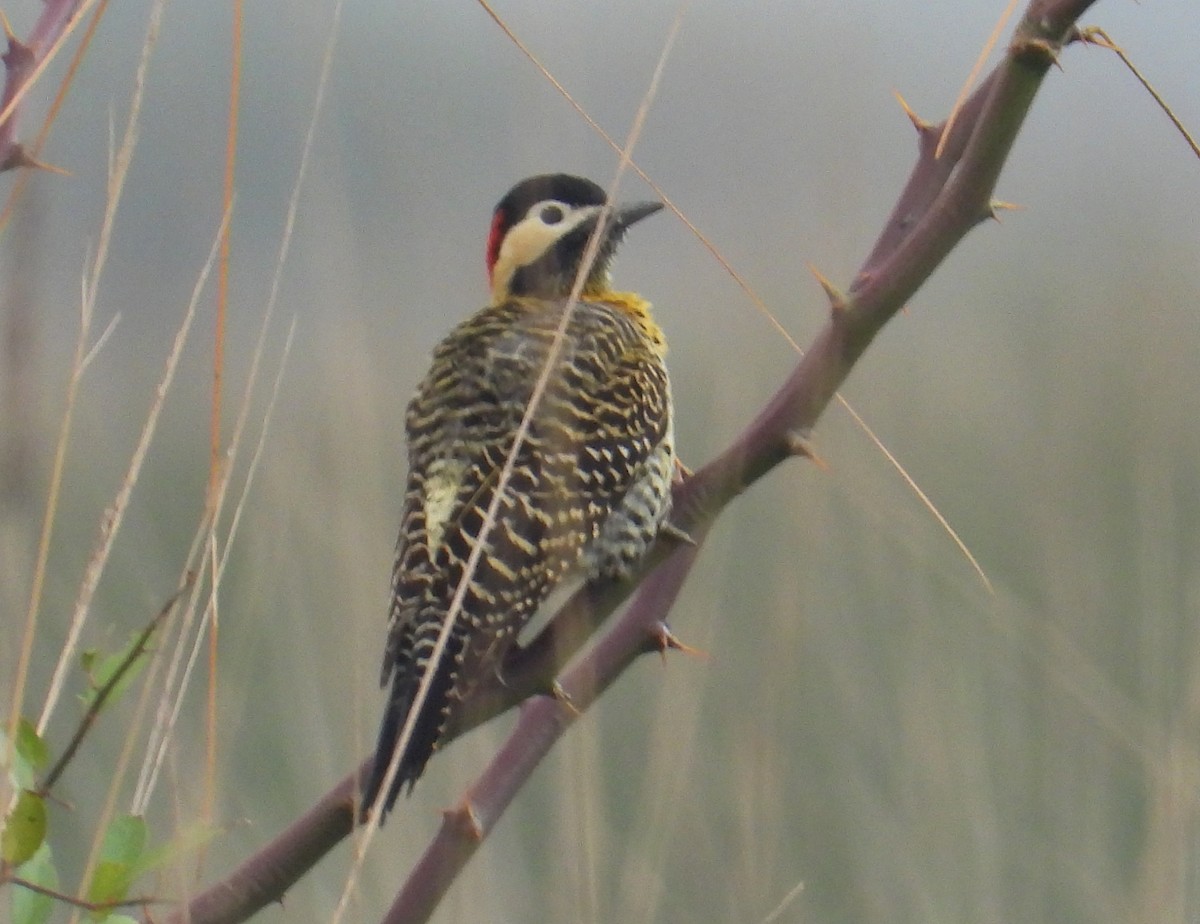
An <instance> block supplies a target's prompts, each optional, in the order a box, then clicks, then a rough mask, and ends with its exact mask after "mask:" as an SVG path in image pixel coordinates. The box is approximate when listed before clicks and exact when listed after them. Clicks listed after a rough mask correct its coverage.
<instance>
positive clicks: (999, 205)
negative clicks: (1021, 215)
mask: <svg viewBox="0 0 1200 924" xmlns="http://www.w3.org/2000/svg"><path fill="white" fill-rule="evenodd" d="M1024 209H1025V206H1023V205H1019V204H1017V203H1015V202H1005V201H1003V200H1002V199H993V200H992V201H991V202H989V203H988V207H987V214H986V215H984V220H985V221H986V220H989V219H990V220H991V221H994V222H996V223H997V224H1003V223H1004V222H1003V221H1002V220H1001V218H1000V213H1001V212H1020V211H1024Z"/></svg>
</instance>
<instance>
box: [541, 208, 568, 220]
mask: <svg viewBox="0 0 1200 924" xmlns="http://www.w3.org/2000/svg"><path fill="white" fill-rule="evenodd" d="M541 217H542V224H546V225H556V224H558V223H559V222H560V221H562V220H563V210H562V206H561V205H547V206H543V207H542V216H541Z"/></svg>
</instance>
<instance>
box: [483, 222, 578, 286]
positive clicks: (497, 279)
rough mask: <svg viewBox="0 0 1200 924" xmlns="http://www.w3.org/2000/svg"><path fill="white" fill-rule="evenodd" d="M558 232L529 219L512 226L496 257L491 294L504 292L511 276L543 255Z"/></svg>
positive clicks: (510, 280)
mask: <svg viewBox="0 0 1200 924" xmlns="http://www.w3.org/2000/svg"><path fill="white" fill-rule="evenodd" d="M559 233H561V229H557V233H556V229H554V228H549V227H547V226H546V225H544V224H542V223H541V222H540V221H536V220H531V219H526V220H525V221H523V222H521V223H520V224H516V225H513V227H512V228H511V229H510V230H509V232H508V234H506V235H505V236H504V242H503V243H502V244H501V245H500V253H499V255H498V256H497V257H496V266H495V268H494V269H493V270H492V291H493V293H495V294H497V295H499V294H502V293H504V292H507V291H508V286H509V283H511V282H512V277H513V273H515V272H516V271H517V269H518V268H519V267H522V266H527V265H528V264H530V263H532V262H534V261H535V260H536V259H537V258H538V257H540V256H541V255H542V254H544V253H545V252H546V251H547V250H548V249H549V248H550V245H551V244H553V243H554V241H555V240H556V239H557V238H558V236H559Z"/></svg>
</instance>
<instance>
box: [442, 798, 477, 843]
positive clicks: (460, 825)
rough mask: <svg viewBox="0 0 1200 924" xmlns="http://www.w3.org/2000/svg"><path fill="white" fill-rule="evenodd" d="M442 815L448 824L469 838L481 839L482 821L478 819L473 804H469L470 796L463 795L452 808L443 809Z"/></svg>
mask: <svg viewBox="0 0 1200 924" xmlns="http://www.w3.org/2000/svg"><path fill="white" fill-rule="evenodd" d="M442 817H443V818H445V819H446V822H447V823H448V824H451V825H453V826H454V827H455V828H457V829H458V830H459V832H460V833H462V834H464V835H466V836H467V837H469V838H471V840H473V841H475V842H476V843H479V842H480V841H482V840H483V835H484V830H483V822H481V821H480V820H479V813H478V812H476V811H475V806H474V805H472V804H471V797H470V796H467V797H465V798H464V799H463V801H462V802H460V803H459V804H458V805H456V806H454V808H448V809H443V810H442Z"/></svg>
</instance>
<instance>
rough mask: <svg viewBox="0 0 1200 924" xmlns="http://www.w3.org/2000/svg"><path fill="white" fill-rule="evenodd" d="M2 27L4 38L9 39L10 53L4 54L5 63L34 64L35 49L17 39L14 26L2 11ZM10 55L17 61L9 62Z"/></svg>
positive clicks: (0, 25)
mask: <svg viewBox="0 0 1200 924" xmlns="http://www.w3.org/2000/svg"><path fill="white" fill-rule="evenodd" d="M0 27H2V28H3V29H4V37H5V38H6V39H8V51H6V52H5V53H4V63H5V64H10V63H16V62H21V63H24V64H32V63H33V49H32V48H30V47H29V46H28V45H26V44H25V43H24V42H22V41H21V40H20V39H19V38H18V37H17V33H15V32H13V28H12V25H10V24H9V21H8V17H7V16H5V15H4V13H3V11H0ZM9 55H12V56H13V57H14V59H15V60H14V61H13V62H10V61H9Z"/></svg>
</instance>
